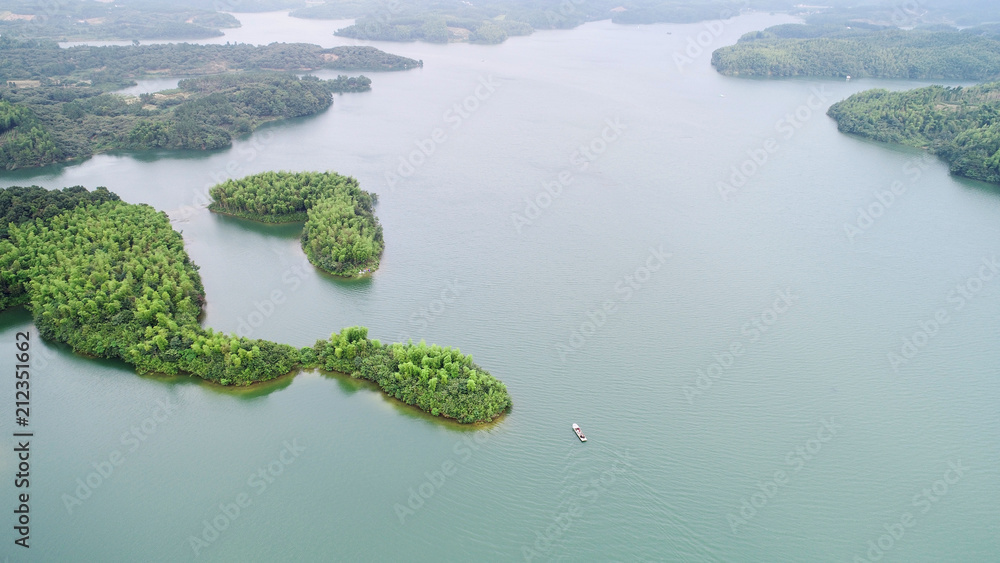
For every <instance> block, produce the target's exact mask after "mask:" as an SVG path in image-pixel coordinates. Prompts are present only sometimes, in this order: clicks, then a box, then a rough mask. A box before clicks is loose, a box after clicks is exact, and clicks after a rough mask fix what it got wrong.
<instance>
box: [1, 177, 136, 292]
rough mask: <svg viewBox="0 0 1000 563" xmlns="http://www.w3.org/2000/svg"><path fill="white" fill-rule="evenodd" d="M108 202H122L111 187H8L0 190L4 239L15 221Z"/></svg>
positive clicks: (53, 214) (46, 216) (2, 236)
mask: <svg viewBox="0 0 1000 563" xmlns="http://www.w3.org/2000/svg"><path fill="white" fill-rule="evenodd" d="M105 201H118V196H117V195H115V194H113V193H111V192H109V191H108V189H107V188H97V189H96V190H94V191H92V192H88V191H87V189H86V188H84V187H83V186H73V187H72V188H66V189H63V190H46V189H45V188H42V187H39V186H30V187H26V188H22V187H20V186H12V187H10V188H5V189H3V190H0V239H5V238H8V234H7V229H8V226H9V225H10V224H11V223H13V224H15V225H19V224H21V223H27V222H28V221H34V220H35V219H51V218H53V217H55V216H56V215H58V214H59V213H62V212H63V211H68V210H70V209H73V208H75V207H76V206H78V205H80V204H81V203H93V204H98V203H104V202H105ZM0 309H2V307H0Z"/></svg>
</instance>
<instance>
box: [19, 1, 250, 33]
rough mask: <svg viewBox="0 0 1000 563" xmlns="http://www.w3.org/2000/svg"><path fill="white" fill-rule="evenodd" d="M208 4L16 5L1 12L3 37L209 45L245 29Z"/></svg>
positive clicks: (59, 3) (33, 3)
mask: <svg viewBox="0 0 1000 563" xmlns="http://www.w3.org/2000/svg"><path fill="white" fill-rule="evenodd" d="M205 4H206V3H201V4H200V5H199V4H194V3H189V4H188V5H187V6H182V5H178V4H176V3H171V4H167V3H165V2H157V3H155V4H152V3H150V4H137V3H135V2H116V3H109V2H58V3H57V2H38V1H37V0H12V1H8V2H4V7H3V9H2V10H0V34H3V35H4V36H31V37H37V38H47V39H56V40H60V41H74V40H76V41H82V40H101V39H125V40H139V39H204V38H208V37H218V36H220V35H222V31H221V30H220V28H233V27H239V26H240V22H239V20H238V19H236V18H235V17H233V16H232V15H231V14H225V13H222V12H218V11H215V10H212V9H206V6H205Z"/></svg>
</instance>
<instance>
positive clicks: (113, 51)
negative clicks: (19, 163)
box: [0, 37, 423, 89]
mask: <svg viewBox="0 0 1000 563" xmlns="http://www.w3.org/2000/svg"><path fill="white" fill-rule="evenodd" d="M0 52H2V53H3V55H4V56H3V57H2V58H0V83H9V82H18V81H32V83H31V85H34V82H37V81H43V80H46V79H48V80H50V81H52V82H56V83H59V84H61V85H63V86H69V85H73V84H77V85H78V84H79V83H80V82H83V83H85V84H88V85H90V86H93V87H101V88H104V89H107V88H124V87H126V86H131V85H133V84H135V82H134V79H136V78H149V77H154V76H155V77H163V76H194V75H202V74H220V73H224V72H235V71H241V70H242V71H249V70H265V71H275V70H283V71H296V72H307V71H313V70H320V69H331V70H344V71H390V70H408V69H411V68H417V67H419V66H421V65H422V64H423V63H422V62H421V61H416V60H413V59H410V58H406V57H400V56H397V55H392V54H389V53H386V52H384V51H380V50H379V49H376V48H375V47H352V46H341V47H332V48H330V49H324V48H322V47H320V46H319V45H312V44H308V43H271V44H269V45H247V44H244V43H239V44H226V45H197V44H191V43H166V44H160V45H132V46H114V45H112V46H105V47H91V46H87V45H80V46H77V47H70V48H67V49H63V48H60V47H59V45H58V44H56V43H54V42H51V41H34V40H15V39H10V38H7V37H0Z"/></svg>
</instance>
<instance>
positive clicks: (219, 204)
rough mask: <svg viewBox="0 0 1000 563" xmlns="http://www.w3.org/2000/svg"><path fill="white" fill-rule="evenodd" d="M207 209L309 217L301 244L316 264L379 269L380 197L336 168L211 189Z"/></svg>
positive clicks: (336, 269)
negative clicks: (333, 170)
mask: <svg viewBox="0 0 1000 563" xmlns="http://www.w3.org/2000/svg"><path fill="white" fill-rule="evenodd" d="M209 194H210V195H211V196H212V200H213V201H212V203H211V205H209V209H211V210H212V211H216V212H219V213H227V214H230V215H235V216H237V217H243V218H245V219H251V220H254V221H261V222H265V223H287V222H296V221H303V220H304V221H305V227H304V228H303V231H302V248H303V250H304V251H305V253H306V256H308V257H309V261H310V262H312V263H313V264H314V265H315V266H317V267H319V268H322V269H323V270H326V271H327V272H330V273H333V274H337V275H346V276H351V275H354V274H356V273H357V272H358V271H359V270H364V269H375V268H378V261H379V258H380V257H381V255H382V250H383V248H384V242H383V239H382V226H381V225H379V224H378V219H377V218H376V217H375V203H376V200H377V198H376V196H375V195H374V194H370V193H368V192H366V191H364V190H362V189H361V188H360V187H359V185H358V181H357V180H355V179H354V178H351V177H348V176H341V175H339V174H336V173H333V172H298V173H293V172H264V173H262V174H257V175H254V176H248V177H246V178H241V179H239V180H226V181H225V182H223V183H221V184H218V185H216V186H213V187H212V189H211V190H210V191H209Z"/></svg>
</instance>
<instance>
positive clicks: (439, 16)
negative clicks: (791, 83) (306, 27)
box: [291, 0, 791, 44]
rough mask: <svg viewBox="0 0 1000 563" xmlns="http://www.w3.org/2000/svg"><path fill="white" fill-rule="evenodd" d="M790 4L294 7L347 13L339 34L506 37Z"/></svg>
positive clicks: (451, 0) (504, 2) (590, 0)
mask: <svg viewBox="0 0 1000 563" xmlns="http://www.w3.org/2000/svg"><path fill="white" fill-rule="evenodd" d="M775 6H780V8H781V9H787V8H791V3H790V2H781V1H778V0H771V1H768V0H756V1H753V2H747V1H738V0H703V1H697V0H572V1H571V0H566V2H563V3H561V4H560V3H552V4H550V5H544V4H539V3H536V2H525V1H519V0H499V1H494V2H489V3H485V4H481V3H478V2H476V3H470V2H463V1H462V0H445V1H441V2H427V1H413V2H400V3H396V4H392V5H390V6H387V5H386V4H385V3H383V2H380V1H379V0H359V1H357V2H349V3H344V2H326V3H323V4H318V5H312V6H308V7H304V8H301V9H298V10H294V11H293V12H292V13H291V15H292V16H294V17H300V18H326V19H347V18H355V19H356V21H355V23H354V24H353V25H350V26H348V27H345V28H342V29H339V30H337V31H336V35H340V36H343V37H353V38H356V39H366V40H378V41H427V42H431V43H447V42H456V41H469V42H472V43H487V44H495V43H502V42H503V41H505V40H507V38H508V37H514V36H518V35H528V34H530V33H532V32H533V31H534V30H536V29H570V28H574V27H576V26H578V25H581V24H583V23H586V22H591V21H599V20H607V19H610V20H611V21H612V22H615V23H621V24H633V25H634V24H645V23H662V22H672V23H691V22H697V21H703V20H714V19H727V18H730V17H732V16H735V15H738V14H739V13H740V11H741V10H742V9H747V8H753V7H758V8H761V9H773V8H774V7H775Z"/></svg>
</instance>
